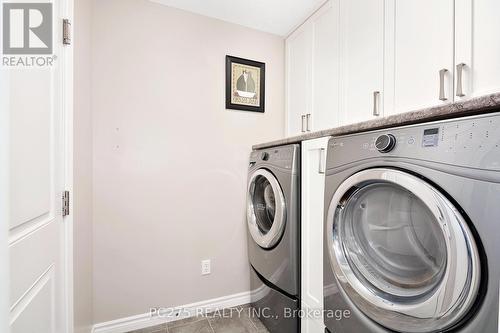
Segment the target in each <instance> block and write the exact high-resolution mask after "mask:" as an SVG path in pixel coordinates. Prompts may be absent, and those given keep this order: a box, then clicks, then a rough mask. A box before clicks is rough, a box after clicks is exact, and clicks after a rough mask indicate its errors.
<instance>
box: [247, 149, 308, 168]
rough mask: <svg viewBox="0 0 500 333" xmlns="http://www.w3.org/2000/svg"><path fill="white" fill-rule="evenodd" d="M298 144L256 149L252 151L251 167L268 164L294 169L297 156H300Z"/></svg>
mask: <svg viewBox="0 0 500 333" xmlns="http://www.w3.org/2000/svg"><path fill="white" fill-rule="evenodd" d="M298 150H299V146H298V145H288V146H282V147H276V148H267V149H261V150H255V151H252V152H251V153H250V163H249V167H250V168H252V167H253V166H255V165H257V164H268V165H272V166H275V167H280V168H284V169H292V167H293V165H294V163H295V160H296V158H297V157H296V156H298Z"/></svg>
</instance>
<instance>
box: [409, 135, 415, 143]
mask: <svg viewBox="0 0 500 333" xmlns="http://www.w3.org/2000/svg"><path fill="white" fill-rule="evenodd" d="M408 144H409V145H412V144H415V138H414V137H411V138H409V139H408Z"/></svg>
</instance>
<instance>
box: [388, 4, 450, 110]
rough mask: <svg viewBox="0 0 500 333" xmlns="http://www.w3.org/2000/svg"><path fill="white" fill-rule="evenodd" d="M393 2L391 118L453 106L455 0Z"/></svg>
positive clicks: (390, 28)
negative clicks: (426, 108) (437, 107)
mask: <svg viewBox="0 0 500 333" xmlns="http://www.w3.org/2000/svg"><path fill="white" fill-rule="evenodd" d="M387 3H388V6H387V7H388V10H387V12H388V14H387V17H388V23H387V31H388V33H387V35H388V38H387V39H386V43H388V47H387V48H386V50H387V55H388V56H390V57H391V58H392V57H393V58H394V59H393V61H392V62H389V63H390V64H391V67H392V68H390V69H388V71H386V74H387V80H390V81H393V82H390V83H391V84H390V85H391V86H393V87H394V91H392V92H387V91H386V99H387V103H386V115H389V114H395V113H402V112H408V111H412V110H416V109H420V108H424V107H429V106H434V105H439V104H441V103H447V102H452V101H453V70H454V42H453V40H454V0H405V1H394V0H387ZM391 18H393V19H392V21H391ZM391 34H393V36H391Z"/></svg>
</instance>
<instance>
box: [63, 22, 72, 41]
mask: <svg viewBox="0 0 500 333" xmlns="http://www.w3.org/2000/svg"><path fill="white" fill-rule="evenodd" d="M63 44H64V45H71V22H70V21H69V19H63Z"/></svg>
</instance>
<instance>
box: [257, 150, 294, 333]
mask: <svg viewBox="0 0 500 333" xmlns="http://www.w3.org/2000/svg"><path fill="white" fill-rule="evenodd" d="M299 186H300V146H299V145H287V146H282V147H277V148H269V149H264V150H257V151H253V152H252V153H251V154H250V164H249V169H248V193H247V226H248V258H249V261H250V265H251V268H250V271H251V272H250V275H251V277H250V285H251V305H252V308H253V310H254V314H255V315H257V316H258V317H259V318H260V319H261V321H262V322H263V324H264V325H265V326H266V327H267V329H268V330H269V331H270V332H271V333H298V332H299V320H298V317H297V316H296V314H297V310H298V309H299V306H300V305H299V304H300V303H299V295H300V290H299V287H300V276H299V274H300V273H299V270H300V261H299V259H300V258H299V255H300V189H299Z"/></svg>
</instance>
